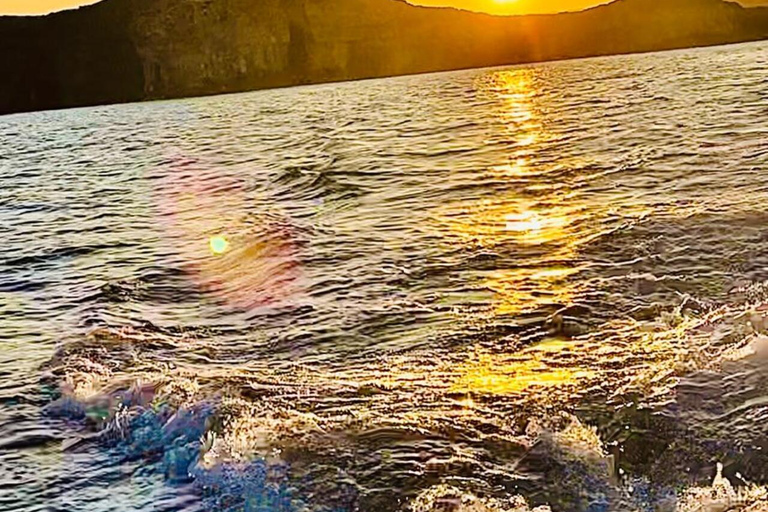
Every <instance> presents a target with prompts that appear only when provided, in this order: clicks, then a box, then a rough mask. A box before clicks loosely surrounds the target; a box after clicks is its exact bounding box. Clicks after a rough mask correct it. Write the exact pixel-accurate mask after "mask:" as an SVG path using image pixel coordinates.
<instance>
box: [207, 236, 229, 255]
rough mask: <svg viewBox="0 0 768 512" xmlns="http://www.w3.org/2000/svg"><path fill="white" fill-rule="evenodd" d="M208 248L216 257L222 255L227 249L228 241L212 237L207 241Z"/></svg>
mask: <svg viewBox="0 0 768 512" xmlns="http://www.w3.org/2000/svg"><path fill="white" fill-rule="evenodd" d="M208 246H209V247H210V248H211V252H212V253H213V254H216V255H220V254H224V253H225V252H227V250H228V249H229V241H228V240H227V239H226V238H225V237H223V236H221V235H218V236H212V237H211V239H210V240H208Z"/></svg>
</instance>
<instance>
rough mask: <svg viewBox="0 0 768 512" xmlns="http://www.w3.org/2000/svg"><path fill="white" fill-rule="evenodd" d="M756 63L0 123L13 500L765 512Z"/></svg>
mask: <svg viewBox="0 0 768 512" xmlns="http://www.w3.org/2000/svg"><path fill="white" fill-rule="evenodd" d="M767 64H768V47H766V45H765V44H763V43H760V44H749V45H739V46H731V47H720V48H709V49H698V50H688V51H677V52H669V53H662V54H648V55H635V56H621V57H610V58H600V59H589V60H580V61H572V62H560V63H550V64H542V65H534V66H525V67H514V68H508V69H503V68H499V69H487V70H471V71H462V72H455V73H442V74H434V75H423V76H413V77H403V78H395V79H385V80H372V81H363V82H357V83H344V84H334V85H323V86H313V87H302V88H294V89H285V90H276V91H263V92H256V93H248V94H238V95H228V96H220V97H209V98H200V99H187V100H180V101H169V102H157V103H144V104H134V105H120V106H109V107H97V108H88V109H75V110H66V111H56V112H40V113H33V114H24V115H15V116H7V117H4V118H3V119H2V123H1V124H0V140H1V141H2V149H0V180H2V188H0V235H2V239H3V248H2V252H1V253H0V317H1V318H2V324H0V343H1V344H2V345H1V346H2V351H0V509H4V510H19V511H21V510H24V511H33V510H41V511H42V510H46V511H48V510H62V511H65V510H66V511H81V510H82V511H86V510H87V511H111V510H115V511H117V510H120V511H124V510H142V511H150V510H151V511H157V510H169V511H170V510H186V511H193V510H195V511H197V510H200V511H203V510H205V511H235V510H247V511H267V510H269V511H300V510H301V511H303V510H306V511H351V510H361V511H365V512H376V511H388V512H389V511H391V512H394V511H397V510H412V511H416V512H420V511H424V512H427V511H437V510H444V511H483V510H486V511H502V510H509V511H512V510H515V511H517V510H520V511H522V510H527V509H528V505H526V502H527V503H530V506H531V507H535V506H545V505H549V506H551V508H552V510H556V511H557V510H560V511H569V512H570V511H581V510H584V511H608V510H637V511H640V510H675V509H677V510H697V509H696V506H698V505H697V504H699V503H701V502H702V500H704V501H707V500H709V501H712V500H714V501H717V500H720V501H719V502H718V503H720V502H723V503H725V502H727V503H731V502H733V503H736V502H739V500H741V501H740V502H743V503H750V504H752V506H755V507H756V506H759V502H760V500H761V499H764V498H765V492H764V488H762V487H760V485H763V484H766V483H768V469H767V468H768V461H766V456H765V455H764V454H765V451H766V450H768V430H767V429H766V427H765V425H766V424H768V423H766V421H765V420H766V419H767V418H768V394H766V391H768V390H766V384H765V383H766V372H768V370H766V368H768V367H767V366H766V365H765V362H764V361H763V357H764V356H765V355H766V353H768V348H766V347H768V342H766V338H765V337H764V335H765V332H766V330H767V329H768V319H767V317H768V292H767V291H766V290H767V289H766V287H765V285H764V284H763V283H764V282H765V281H766V280H767V279H768V234H766V233H767V232H766V229H765V226H766V225H767V224H768V211H766V204H768V203H766V198H768V128H766V127H767V126H768V73H767V72H766V69H767V66H766V65H767ZM717 464H722V468H721V470H722V474H720V475H719V476H718V477H717V478H715V481H714V484H712V482H713V478H714V477H715V476H716V474H717ZM710 484H712V485H711V486H710ZM718 493H719V494H718ZM723 500H726V501H723ZM727 500H731V501H727ZM755 502H757V503H758V505H754V503H755ZM729 506H730V505H729ZM686 507H687V508H686ZM713 510H714V509H713ZM718 510H719V509H718ZM723 510H725V509H723ZM750 510H758V509H757V508H753V509H750Z"/></svg>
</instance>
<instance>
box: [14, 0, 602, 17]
mask: <svg viewBox="0 0 768 512" xmlns="http://www.w3.org/2000/svg"><path fill="white" fill-rule="evenodd" d="M96 1H98V0H96ZM408 1H410V2H411V3H414V4H418V5H431V6H451V7H458V8H461V9H469V10H473V11H483V12H490V13H494V14H527V13H537V12H560V11H578V10H581V9H584V8H586V7H592V6H594V5H596V4H598V3H601V2H606V1H607V0H408ZM89 3H94V0H0V14H45V13H48V12H52V11H58V10H61V9H68V8H72V7H76V6H78V5H84V4H89Z"/></svg>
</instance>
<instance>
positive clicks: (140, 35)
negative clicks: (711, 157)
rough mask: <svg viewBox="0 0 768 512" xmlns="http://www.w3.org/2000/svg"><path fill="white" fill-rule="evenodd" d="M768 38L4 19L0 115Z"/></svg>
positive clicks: (351, 21) (658, 16) (685, 30)
mask: <svg viewBox="0 0 768 512" xmlns="http://www.w3.org/2000/svg"><path fill="white" fill-rule="evenodd" d="M766 38H768V8H750V9H747V8H744V7H741V6H740V5H738V4H735V3H729V2H723V1H721V0H617V1H616V2H614V3H612V4H610V5H607V6H601V7H596V8H594V9H589V10H587V11H583V12H579V13H570V14H557V15H537V16H514V17H500V16H491V15H485V14H477V13H470V12H465V11H459V10H455V9H436V8H426V7H414V6H411V5H409V4H407V3H405V2H404V1H402V0H105V1H103V2H101V3H98V4H95V5H92V6H88V7H82V8H80V9H76V10H71V11H64V12H61V13H56V14H51V15H48V16H42V17H31V16H29V17H10V16H9V17H0V70H2V76H3V79H2V80H0V114H4V113H12V112H23V111H31V110H44V109H53V108H64V107H74V106H85V105H97V104H105V103H118V102H127V101H141V100H150V99H162V98H178V97H185V96H197V95H206V94H217V93H225V92H235V91H246V90H252V89H260V88H267V87H278V86H288V85H297V84H308V83H320V82H331V81H339V80H352V79H360V78H371V77H383V76H393V75H403V74H410V73H421V72H429V71H440V70H450V69H460V68H470V67H481V66H492V65H501V64H513V63H524V62H533V61H542V60H554V59H566V58H574V57H585V56H595V55H607V54H618V53H631V52H645V51H654V50H664V49H672V48H684V47H693V46H706V45H715V44H724V43H735V42H742V41H751V40H758V39H766Z"/></svg>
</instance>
